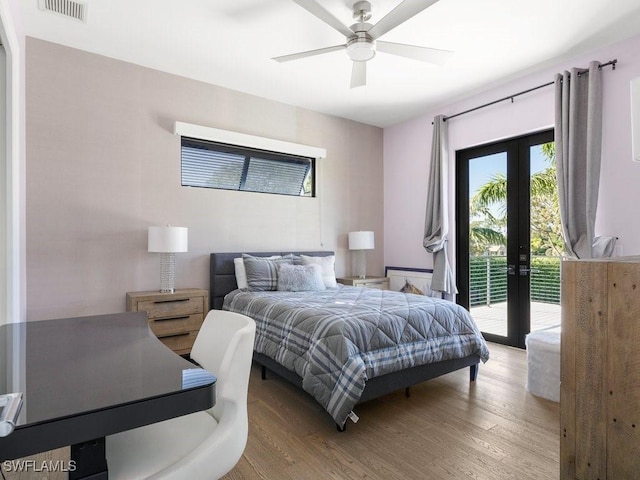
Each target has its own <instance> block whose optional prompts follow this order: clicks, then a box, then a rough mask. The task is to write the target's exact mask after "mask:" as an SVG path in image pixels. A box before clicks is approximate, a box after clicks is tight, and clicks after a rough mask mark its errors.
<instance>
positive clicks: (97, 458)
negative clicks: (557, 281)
mask: <svg viewBox="0 0 640 480" xmlns="http://www.w3.org/2000/svg"><path fill="white" fill-rule="evenodd" d="M215 382H216V379H215V376H213V375H211V374H210V373H209V372H207V371H206V370H203V369H200V368H197V367H196V366H195V365H193V364H192V363H190V362H189V361H187V360H185V359H183V358H181V357H179V356H178V355H176V354H175V353H173V352H172V351H171V350H169V349H168V348H167V347H165V346H164V345H163V344H162V343H160V341H159V340H158V339H157V338H156V337H155V335H154V334H153V333H152V332H151V330H150V329H149V327H148V323H147V314H146V312H133V313H123V314H114V315H98V316H92V317H81V318H65V319H59V320H44V321H37V322H25V323H14V324H8V325H3V326H0V394H4V393H12V392H16V391H21V392H23V406H22V410H21V412H20V416H19V417H18V422H17V423H16V427H15V430H14V431H13V432H12V433H11V434H9V435H8V436H6V437H0V462H1V461H4V460H12V459H15V458H19V457H24V456H27V455H33V454H35V453H40V452H43V451H47V450H52V449H55V448H60V447H63V446H67V445H71V459H72V460H74V463H75V468H76V469H75V471H72V472H70V473H69V478H70V479H73V478H82V477H88V476H91V478H96V479H97V478H101V479H105V478H107V474H106V461H105V456H104V453H105V449H104V437H105V436H107V435H111V434H114V433H117V432H121V431H124V430H130V429H132V428H136V427H140V426H143V425H148V424H151V423H155V422H160V421H163V420H168V419H170V418H173V417H177V416H180V415H186V414H189V413H193V412H197V411H200V410H206V409H208V408H210V407H211V406H213V405H214V404H215ZM92 475H93V476H92Z"/></svg>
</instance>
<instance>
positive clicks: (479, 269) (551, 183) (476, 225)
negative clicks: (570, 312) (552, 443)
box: [456, 131, 563, 347]
mask: <svg viewBox="0 0 640 480" xmlns="http://www.w3.org/2000/svg"><path fill="white" fill-rule="evenodd" d="M456 168H457V169H456V188H457V193H456V199H457V201H456V214H457V219H458V222H457V226H458V228H457V252H456V255H457V262H456V265H457V284H458V289H459V291H460V293H459V295H458V303H460V304H462V305H464V306H465V307H467V308H469V310H470V311H471V314H472V316H473V317H474V319H475V320H476V322H477V323H478V326H479V327H480V329H481V330H482V332H483V334H484V335H485V337H486V338H487V339H488V340H491V341H496V342H500V343H506V344H510V345H514V346H519V347H524V338H525V335H526V334H527V333H529V332H530V331H533V330H537V329H540V328H546V327H551V326H554V325H559V323H560V257H561V254H562V245H563V243H562V230H561V224H560V215H559V209H558V194H557V183H556V176H555V148H554V143H553V131H546V132H541V133H537V134H533V135H528V136H524V137H518V138H515V139H511V140H507V141H502V142H498V143H493V144H490V145H484V146H480V147H474V148H471V149H467V150H462V151H459V152H457V154H456Z"/></svg>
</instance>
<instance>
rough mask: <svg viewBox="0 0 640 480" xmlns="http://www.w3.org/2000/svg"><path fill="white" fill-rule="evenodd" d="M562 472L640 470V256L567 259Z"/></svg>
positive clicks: (590, 475) (570, 475)
mask: <svg viewBox="0 0 640 480" xmlns="http://www.w3.org/2000/svg"><path fill="white" fill-rule="evenodd" d="M560 375H561V378H560V380H561V385H560V478H561V479H562V480H567V479H571V480H573V479H580V480H583V479H594V480H595V479H600V480H605V479H609V480H620V479H627V478H639V475H640V257H620V258H611V259H602V260H565V261H563V262H562V337H561V374H560Z"/></svg>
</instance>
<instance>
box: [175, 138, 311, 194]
mask: <svg viewBox="0 0 640 480" xmlns="http://www.w3.org/2000/svg"><path fill="white" fill-rule="evenodd" d="M314 180H315V159H313V158H308V157H302V156H297V155H290V154H286V153H276V152H269V151H265V150H258V149H252V148H247V147H241V146H237V145H228V144H225V143H218V142H209V141H206V140H198V139H194V138H188V137H182V185H183V186H189V187H205V188H219V189H224V190H243V191H247V192H260V193H275V194H281V195H293V196H303V197H314V196H315V188H314V187H315V181H314Z"/></svg>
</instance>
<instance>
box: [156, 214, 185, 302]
mask: <svg viewBox="0 0 640 480" xmlns="http://www.w3.org/2000/svg"><path fill="white" fill-rule="evenodd" d="M187 244H188V229H187V228H186V227H172V226H170V225H167V226H166V227H149V248H148V250H149V252H155V253H160V292H162V293H173V292H174V291H175V280H176V255H175V254H176V253H178V252H186V251H187Z"/></svg>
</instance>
